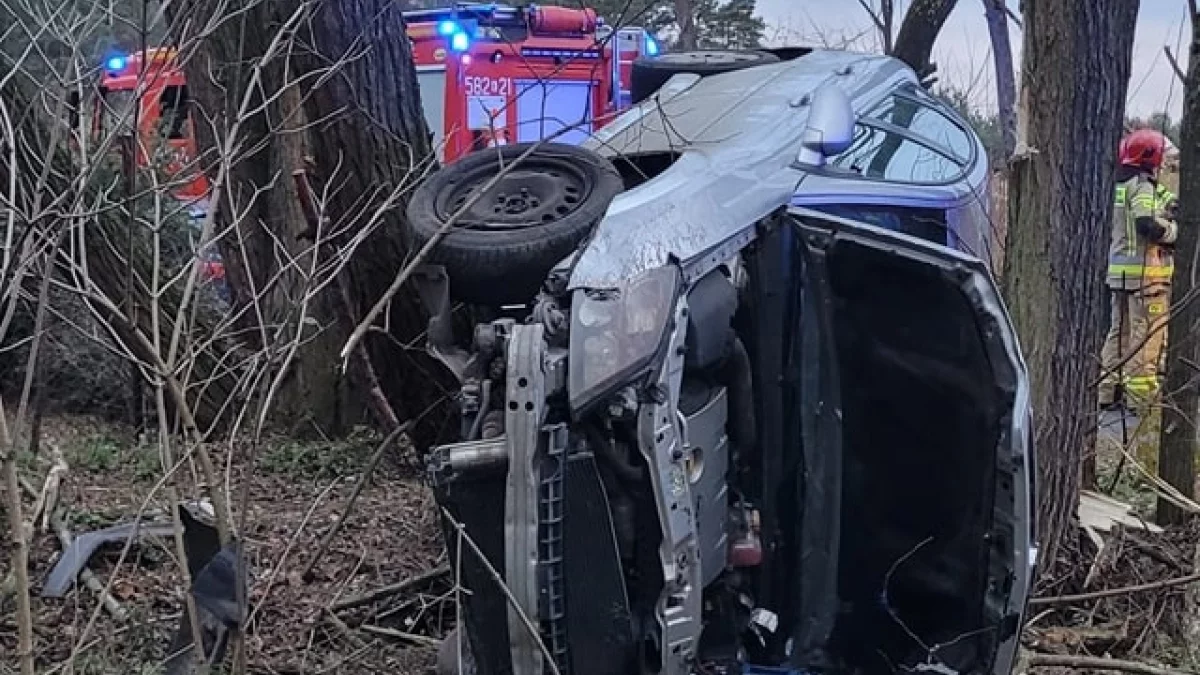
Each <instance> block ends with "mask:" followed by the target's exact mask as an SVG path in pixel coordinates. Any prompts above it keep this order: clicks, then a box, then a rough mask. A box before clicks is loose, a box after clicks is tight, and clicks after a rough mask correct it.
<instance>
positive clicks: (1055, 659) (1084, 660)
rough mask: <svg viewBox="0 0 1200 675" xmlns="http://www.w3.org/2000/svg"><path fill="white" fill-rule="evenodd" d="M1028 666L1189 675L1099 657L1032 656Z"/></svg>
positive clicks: (1138, 663)
mask: <svg viewBox="0 0 1200 675" xmlns="http://www.w3.org/2000/svg"><path fill="white" fill-rule="evenodd" d="M1029 665H1030V667H1033V668H1085V669H1094V670H1116V671H1120V672H1124V673H1136V674H1137V675H1189V673H1187V672H1185V671H1182V670H1173V669H1171V668H1163V667H1162V666H1154V665H1150V664H1149V663H1141V662H1138V661H1123V660H1121V659H1107V658H1104V657H1100V656H1065V655H1061V654H1032V655H1030V657H1029Z"/></svg>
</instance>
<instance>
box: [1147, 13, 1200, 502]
mask: <svg viewBox="0 0 1200 675" xmlns="http://www.w3.org/2000/svg"><path fill="white" fill-rule="evenodd" d="M1181 133H1182V138H1181V139H1180V143H1179V152H1180V158H1179V159H1180V167H1179V188H1180V189H1179V191H1178V194H1179V238H1178V240H1177V241H1176V242H1175V275H1174V276H1173V277H1172V279H1171V297H1172V298H1173V301H1174V303H1178V309H1176V310H1175V311H1174V312H1173V313H1172V314H1171V318H1170V322H1169V324H1168V326H1167V334H1168V335H1170V336H1171V339H1170V341H1169V342H1168V344H1167V378H1166V386H1165V387H1164V394H1165V396H1166V401H1165V405H1163V411H1162V425H1161V437H1160V439H1159V443H1158V473H1159V476H1161V477H1162V478H1163V480H1165V481H1167V482H1168V483H1170V484H1171V485H1172V486H1174V487H1175V489H1177V490H1179V491H1180V492H1182V493H1183V495H1184V496H1186V497H1189V498H1192V497H1194V496H1195V483H1196V465H1195V462H1196V450H1197V442H1196V415H1197V413H1198V412H1200V392H1198V391H1197V388H1196V387H1197V385H1198V384H1200V382H1198V378H1197V376H1196V370H1195V365H1194V364H1196V363H1200V340H1198V339H1197V337H1198V336H1200V302H1196V301H1195V299H1194V298H1192V297H1191V296H1192V294H1193V293H1195V292H1196V282H1195V275H1196V273H1197V272H1200V265H1198V264H1197V255H1198V254H1200V17H1193V18H1192V48H1191V56H1190V58H1189V59H1188V71H1187V82H1186V84H1185V85H1184V107H1183V124H1182V130H1181ZM1157 516H1158V522H1159V523H1160V524H1163V525H1166V524H1168V523H1179V522H1182V521H1183V520H1184V519H1185V518H1186V514H1185V513H1184V511H1183V510H1182V509H1180V508H1178V507H1177V506H1175V505H1173V504H1171V503H1170V502H1167V501H1165V500H1164V499H1162V498H1161V497H1160V498H1159V500H1158V514H1157Z"/></svg>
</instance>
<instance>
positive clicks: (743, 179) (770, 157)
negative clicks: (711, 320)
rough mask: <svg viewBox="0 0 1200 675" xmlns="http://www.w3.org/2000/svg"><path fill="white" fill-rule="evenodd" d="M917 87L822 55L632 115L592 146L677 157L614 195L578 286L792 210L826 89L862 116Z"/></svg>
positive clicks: (882, 60)
mask: <svg viewBox="0 0 1200 675" xmlns="http://www.w3.org/2000/svg"><path fill="white" fill-rule="evenodd" d="M678 81H679V80H678V79H677V80H673V81H672V82H678ZM910 81H911V82H915V81H916V77H915V76H914V75H913V73H912V71H911V70H909V69H908V68H907V67H905V66H904V65H903V64H902V63H901V62H899V61H897V60H895V59H892V58H889V57H883V56H871V55H862V54H852V53H848V52H835V51H816V52H812V53H811V54H808V55H806V56H803V57H801V58H798V59H795V60H792V61H785V62H782V63H778V64H772V65H767V66H758V67H755V68H748V69H745V70H740V71H734V72H731V73H725V74H722V75H715V76H712V77H707V78H703V79H699V80H694V81H693V82H692V83H691V85H690V86H687V88H686V90H684V91H682V92H680V93H678V94H675V95H673V96H655V97H652V98H651V99H649V100H648V101H645V102H643V103H641V104H640V105H638V106H637V107H635V108H632V109H630V110H629V111H627V112H626V113H625V114H623V115H621V116H620V117H618V118H617V119H616V120H614V121H613V122H612V123H611V124H610V125H609V126H608V127H606V128H604V129H602V130H600V131H599V132H597V133H596V134H595V135H594V136H593V137H592V138H590V139H589V140H588V141H586V142H585V143H584V144H583V147H586V148H588V149H590V150H593V151H595V152H598V153H600V154H601V155H605V156H607V157H610V158H616V157H620V156H630V155H638V154H662V153H671V154H678V155H679V158H678V159H677V160H676V161H675V163H674V164H673V165H672V166H671V167H670V168H668V169H667V170H666V171H664V172H663V173H661V174H659V175H658V176H656V177H654V178H652V179H651V180H649V181H647V182H645V183H643V184H641V185H639V186H637V187H636V188H634V189H632V190H629V191H627V192H624V193H622V194H620V195H618V196H617V198H616V199H614V200H613V202H612V203H611V204H610V205H609V207H608V210H607V212H606V213H605V216H604V218H603V219H602V220H601V221H600V223H599V224H598V225H597V227H596V230H595V232H594V233H593V236H592V238H591V240H590V241H589V242H588V244H587V245H586V247H585V248H584V249H583V250H582V251H580V253H579V256H578V258H577V259H576V261H575V265H574V268H573V270H572V273H571V278H570V288H614V287H616V286H618V285H619V284H620V283H621V281H622V280H624V279H628V278H630V277H632V276H635V275H637V274H639V273H641V272H644V271H646V270H648V269H652V268H654V267H658V266H660V265H663V264H665V263H666V262H667V261H668V260H670V259H671V258H677V259H680V260H690V259H692V258H695V257H696V256H699V255H702V254H704V253H706V252H708V251H710V250H713V249H715V248H717V247H718V246H720V245H721V243H722V242H725V241H727V240H728V239H730V238H731V237H734V236H735V235H737V234H738V233H739V232H741V231H742V230H745V229H747V228H748V227H750V226H752V225H753V223H755V222H756V221H758V220H759V219H761V218H763V217H764V216H766V215H768V214H769V213H771V212H772V211H775V210H777V209H779V208H781V207H784V206H787V205H788V204H789V203H790V202H791V200H792V196H793V194H794V193H795V191H796V188H797V185H798V184H799V182H800V180H801V179H802V178H803V177H804V171H803V170H802V169H800V168H798V167H796V166H795V160H796V156H797V154H798V153H799V150H800V145H801V139H802V137H803V133H804V129H805V126H806V124H807V121H808V113H809V107H810V102H811V98H812V96H811V95H812V93H813V92H814V91H815V90H816V89H817V88H818V87H820V86H821V85H823V84H827V83H828V84H832V85H834V86H837V87H839V88H841V89H842V90H843V91H845V92H846V93H847V94H848V96H849V97H850V100H851V105H852V106H853V108H854V111H855V113H856V114H858V113H861V112H862V111H864V110H865V109H866V108H868V107H869V106H870V105H872V104H873V103H874V102H876V101H877V100H879V99H880V98H881V97H882V96H884V95H885V94H886V92H888V91H890V90H891V89H893V88H894V87H895V86H896V85H897V84H899V83H901V82H910ZM671 86H672V84H671V83H668V85H667V88H668V89H669V88H670V87H671ZM685 86H686V85H685Z"/></svg>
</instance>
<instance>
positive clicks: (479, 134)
mask: <svg viewBox="0 0 1200 675" xmlns="http://www.w3.org/2000/svg"><path fill="white" fill-rule="evenodd" d="M405 20H406V21H407V22H408V35H409V37H410V39H411V40H412V44H413V56H414V60H415V62H416V65H417V77H418V81H419V84H420V88H421V99H422V102H423V105H424V111H425V117H426V121H427V123H428V124H429V128H430V130H431V132H432V133H433V141H434V144H435V147H438V148H439V157H440V159H442V161H444V162H452V161H454V160H456V159H458V158H459V157H461V156H462V155H464V154H466V153H468V152H470V151H471V150H474V149H479V148H483V147H490V146H493V145H499V144H507V143H514V142H523V141H534V140H542V139H551V140H554V141H557V142H562V143H578V142H581V141H582V140H584V139H585V138H587V137H588V135H589V134H590V133H592V132H593V131H595V130H596V129H598V128H600V127H601V126H603V125H604V124H605V123H606V122H607V121H608V120H609V119H611V118H612V117H613V116H614V115H615V114H616V113H617V112H619V111H621V110H623V109H625V108H627V107H628V106H629V103H630V92H629V78H630V69H631V66H632V64H633V61H634V60H635V59H637V58H638V57H639V56H641V55H643V54H645V55H649V56H653V55H656V54H657V52H658V45H657V44H656V43H655V42H654V40H653V39H652V38H650V37H649V35H647V33H646V31H645V30H643V29H641V28H623V29H620V30H617V31H613V30H611V29H609V28H608V27H607V26H605V25H604V23H603V21H602V20H601V19H599V18H598V17H597V16H596V12H595V10H592V9H571V8H566V7H540V6H533V5H530V6H527V7H511V6H507V5H497V4H488V5H479V4H468V3H463V4H459V5H456V6H454V7H450V8H445V9H436V10H421V11H414V12H408V13H406V14H405Z"/></svg>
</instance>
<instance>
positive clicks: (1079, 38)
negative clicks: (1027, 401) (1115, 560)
mask: <svg viewBox="0 0 1200 675" xmlns="http://www.w3.org/2000/svg"><path fill="white" fill-rule="evenodd" d="M1137 11H1138V3H1137V2H1129V1H1128V0H1096V1H1095V2H1086V3H1080V2H1070V1H1068V0H1026V1H1025V2H1024V3H1023V12H1022V14H1023V17H1024V31H1025V47H1024V50H1023V55H1024V56H1023V69H1022V70H1023V72H1022V80H1023V82H1025V83H1026V84H1025V86H1024V87H1022V91H1023V92H1024V95H1025V96H1026V97H1027V99H1028V100H1027V105H1025V106H1023V110H1027V111H1028V114H1027V116H1026V117H1025V118H1023V119H1022V127H1023V129H1025V130H1026V132H1027V136H1026V137H1025V138H1023V139H1021V140H1023V141H1024V143H1025V144H1026V145H1027V148H1026V149H1025V151H1024V152H1021V149H1020V147H1019V148H1018V152H1019V154H1018V155H1017V157H1016V159H1015V160H1014V163H1013V165H1012V178H1011V184H1010V186H1009V194H1010V210H1009V229H1008V243H1007V247H1006V251H1005V259H1004V262H1005V269H1004V275H1003V283H1004V291H1005V295H1006V296H1007V299H1008V305H1009V308H1010V310H1011V312H1012V318H1013V322H1014V323H1015V325H1016V327H1017V331H1018V333H1019V334H1020V337H1021V342H1022V347H1023V351H1024V353H1025V357H1026V359H1027V360H1028V362H1029V371H1030V373H1032V375H1033V382H1032V385H1033V392H1032V396H1033V407H1034V411H1035V415H1036V418H1035V420H1034V427H1035V443H1036V446H1037V448H1038V466H1037V471H1038V478H1039V484H1038V487H1039V503H1038V519H1039V520H1040V522H1041V529H1040V532H1041V537H1042V546H1043V553H1042V555H1043V558H1044V559H1045V560H1049V561H1053V560H1054V559H1055V555H1056V554H1057V551H1058V546H1059V542H1060V540H1061V537H1062V534H1063V531H1064V527H1065V525H1066V523H1067V522H1068V520H1069V519H1070V518H1071V515H1072V514H1073V513H1074V510H1075V505H1076V503H1077V500H1078V490H1079V480H1080V460H1081V451H1082V449H1083V448H1085V447H1089V446H1090V445H1091V440H1092V439H1094V435H1095V433H1096V426H1095V408H1096V395H1097V392H1096V390H1095V386H1094V385H1095V383H1096V382H1097V381H1098V379H1099V367H1098V365H1097V363H1096V360H1095V358H1094V357H1093V355H1094V354H1097V353H1099V349H1100V342H1101V335H1100V316H1101V308H1100V298H1101V296H1102V290H1103V289H1102V287H1101V281H1102V276H1103V275H1101V274H1100V273H1099V270H1101V269H1103V267H1104V264H1105V254H1106V251H1107V242H1108V239H1109V229H1110V225H1109V223H1110V222H1111V219H1112V209H1113V199H1112V195H1113V190H1114V189H1115V187H1114V177H1113V176H1114V174H1113V171H1112V166H1113V160H1114V153H1115V150H1116V147H1117V141H1118V139H1119V137H1120V134H1121V123H1122V117H1123V112H1124V104H1125V93H1126V89H1127V87H1128V81H1129V74H1130V63H1131V60H1132V49H1133V31H1134V25H1135V23H1136V20H1137ZM1080 148H1090V149H1092V150H1091V151H1089V152H1080V151H1079V149H1080ZM1099 149H1107V151H1101V150H1099Z"/></svg>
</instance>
